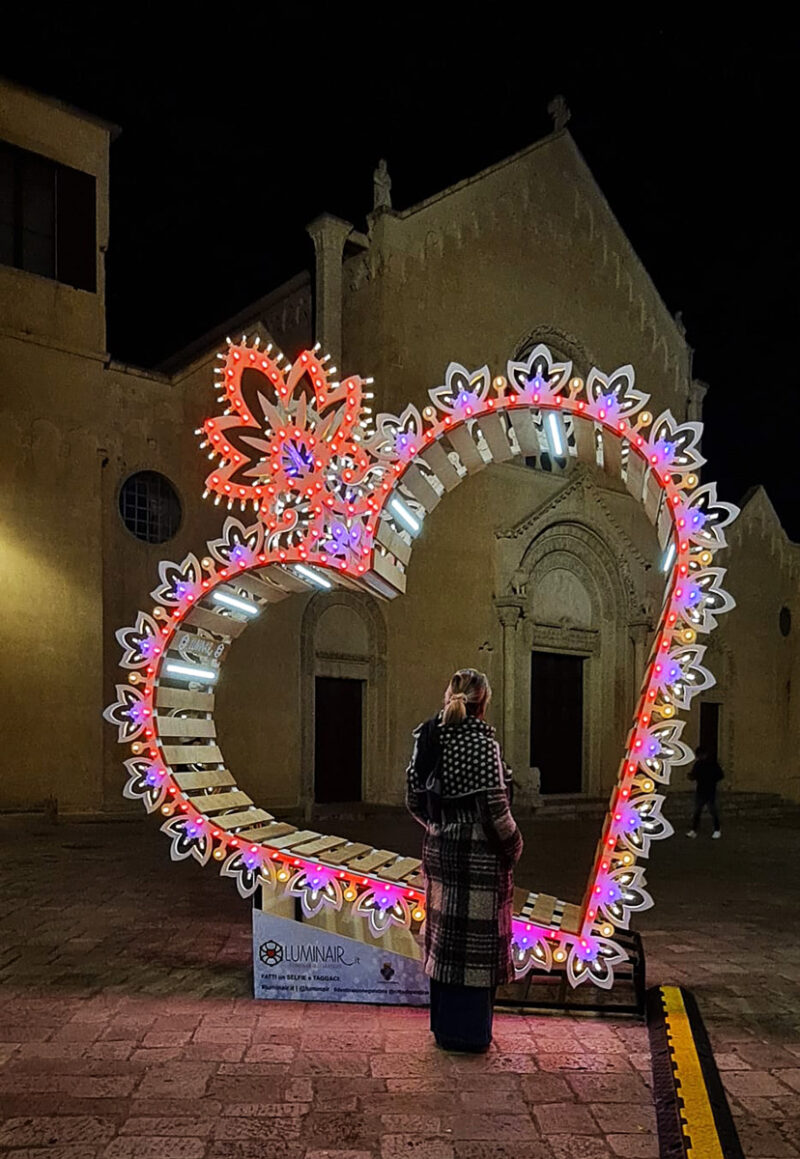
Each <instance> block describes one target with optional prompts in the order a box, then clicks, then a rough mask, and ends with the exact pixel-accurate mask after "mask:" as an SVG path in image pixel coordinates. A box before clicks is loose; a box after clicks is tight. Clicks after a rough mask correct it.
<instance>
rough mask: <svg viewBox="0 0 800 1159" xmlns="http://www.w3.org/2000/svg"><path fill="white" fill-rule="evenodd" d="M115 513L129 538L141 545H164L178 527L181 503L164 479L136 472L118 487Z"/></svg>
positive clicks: (163, 476)
mask: <svg viewBox="0 0 800 1159" xmlns="http://www.w3.org/2000/svg"><path fill="white" fill-rule="evenodd" d="M119 513H120V515H121V516H122V521H123V523H124V524H125V526H126V527H127V529H128V531H130V532H131V534H133V535H135V536H136V538H137V539H141V540H143V541H144V542H145V543H165V542H166V540H168V539H172V536H173V535H174V534H175V532H176V531H177V530H178V528H179V527H180V523H181V515H182V512H181V501H180V499H179V498H178V492H177V491H176V490H175V488H174V487H173V486H172V484H171V483H170V481H169V479H167V477H166V476H165V475H160V474H159V473H158V471H137V472H136V474H135V475H130V476H129V477H128V478H127V479H126V480H125V482H124V483H123V484H122V489H121V490H120V493H119Z"/></svg>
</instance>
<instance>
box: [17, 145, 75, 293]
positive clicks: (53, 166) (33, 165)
mask: <svg viewBox="0 0 800 1159" xmlns="http://www.w3.org/2000/svg"><path fill="white" fill-rule="evenodd" d="M96 235H97V227H96V206H95V179H94V177H92V176H91V175H90V174H89V173H82V172H80V170H78V169H71V168H70V167H69V166H68V165H60V164H59V163H58V162H57V161H51V160H50V159H49V158H48V157H42V156H41V155H40V154H39V153H31V152H30V151H29V150H27V149H17V148H16V147H15V146H13V145H8V144H6V143H5V142H4V141H0V263H2V264H3V265H6V266H13V267H14V268H15V269H18V270H27V271H28V272H29V273H31V274H39V275H41V276H42V277H44V278H53V279H54V280H55V281H57V282H63V283H64V284H65V285H68V286H75V287H76V288H77V289H79V290H89V291H90V292H91V293H94V291H95V290H96V289H97V236H96Z"/></svg>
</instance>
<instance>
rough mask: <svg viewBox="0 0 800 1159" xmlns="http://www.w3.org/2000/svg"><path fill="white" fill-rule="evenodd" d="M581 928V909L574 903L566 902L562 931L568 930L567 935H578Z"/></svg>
mask: <svg viewBox="0 0 800 1159" xmlns="http://www.w3.org/2000/svg"><path fill="white" fill-rule="evenodd" d="M580 928H581V907H580V906H579V905H573V904H572V902H566V903H565V905H564V916H563V917H562V919H561V929H562V930H566V931H567V933H570V934H577V933H578V931H579V930H580Z"/></svg>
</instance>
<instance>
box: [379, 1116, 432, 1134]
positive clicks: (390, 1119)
mask: <svg viewBox="0 0 800 1159" xmlns="http://www.w3.org/2000/svg"><path fill="white" fill-rule="evenodd" d="M441 1123H442V1121H441V1117H440V1116H439V1115H430V1114H428V1115H425V1114H402V1113H399V1114H398V1113H394V1114H383V1115H381V1128H382V1133H384V1132H385V1133H386V1134H387V1135H441V1134H442V1129H441Z"/></svg>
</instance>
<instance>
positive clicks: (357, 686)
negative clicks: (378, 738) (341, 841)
mask: <svg viewBox="0 0 800 1159" xmlns="http://www.w3.org/2000/svg"><path fill="white" fill-rule="evenodd" d="M363 689H364V681H363V680H345V679H340V678H338V677H333V676H317V677H316V680H315V704H314V800H315V801H317V802H318V803H319V804H329V803H330V802H333V801H360V800H361V751H362V740H361V738H362V704H363Z"/></svg>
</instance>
